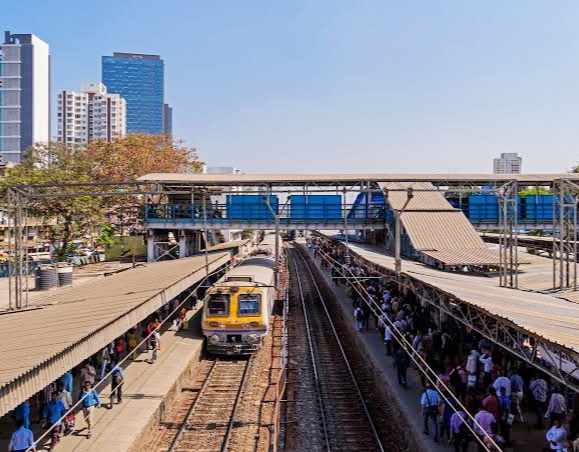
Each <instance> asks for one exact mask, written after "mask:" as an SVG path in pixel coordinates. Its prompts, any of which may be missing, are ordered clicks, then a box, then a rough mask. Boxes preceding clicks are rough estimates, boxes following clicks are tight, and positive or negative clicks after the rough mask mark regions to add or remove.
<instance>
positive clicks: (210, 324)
mask: <svg viewBox="0 0 579 452" xmlns="http://www.w3.org/2000/svg"><path fill="white" fill-rule="evenodd" d="M209 326H210V327H212V328H217V327H218V326H219V322H209Z"/></svg>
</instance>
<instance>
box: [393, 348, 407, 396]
mask: <svg viewBox="0 0 579 452" xmlns="http://www.w3.org/2000/svg"><path fill="white" fill-rule="evenodd" d="M394 366H395V367H396V374H397V376H398V383H399V384H400V385H401V386H403V387H404V388H406V387H407V386H408V380H407V378H406V373H407V371H408V367H409V366H410V356H409V355H408V352H407V351H406V350H404V349H403V348H402V347H397V348H396V351H395V352H394Z"/></svg>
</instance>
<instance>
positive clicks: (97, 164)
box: [86, 133, 201, 235]
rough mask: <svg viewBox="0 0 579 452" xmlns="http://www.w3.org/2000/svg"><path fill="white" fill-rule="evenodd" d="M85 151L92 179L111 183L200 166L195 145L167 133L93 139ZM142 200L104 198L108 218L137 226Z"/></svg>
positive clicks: (121, 224)
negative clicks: (89, 162)
mask: <svg viewBox="0 0 579 452" xmlns="http://www.w3.org/2000/svg"><path fill="white" fill-rule="evenodd" d="M86 154H87V156H88V158H89V160H90V161H91V162H92V165H93V178H94V179H95V180H106V181H113V182H124V181H129V180H135V179H138V178H139V177H141V176H144V175H145V174H148V173H176V172H184V171H198V170H199V169H200V167H201V164H200V162H199V161H198V159H197V152H196V149H195V148H188V147H186V146H184V144H183V142H182V141H180V140H177V139H175V138H173V137H169V136H167V135H147V134H143V133H134V134H129V135H127V136H125V137H122V138H119V139H117V140H115V141H112V142H108V141H105V140H96V141H92V142H90V143H89V144H88V145H87V148H86ZM143 202H144V200H143V197H142V196H122V197H119V196H115V197H107V198H105V204H106V206H107V207H108V211H107V219H108V221H110V222H111V223H114V224H116V225H118V230H119V232H120V234H121V235H123V234H124V230H125V228H126V227H127V226H128V227H129V229H130V228H138V225H139V216H140V213H141V207H142V204H143Z"/></svg>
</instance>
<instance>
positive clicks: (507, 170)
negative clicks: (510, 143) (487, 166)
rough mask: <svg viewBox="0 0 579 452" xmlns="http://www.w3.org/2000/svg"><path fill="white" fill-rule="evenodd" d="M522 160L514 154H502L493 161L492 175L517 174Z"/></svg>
mask: <svg viewBox="0 0 579 452" xmlns="http://www.w3.org/2000/svg"><path fill="white" fill-rule="evenodd" d="M522 163H523V159H522V158H521V157H519V155H518V154H517V153H516V152H503V153H502V154H501V156H500V157H499V158H497V159H494V160H493V173H495V174H519V173H520V172H521V165H522Z"/></svg>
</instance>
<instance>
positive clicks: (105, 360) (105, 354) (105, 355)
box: [81, 345, 111, 380]
mask: <svg viewBox="0 0 579 452" xmlns="http://www.w3.org/2000/svg"><path fill="white" fill-rule="evenodd" d="M100 355H101V356H100V358H101V360H100V361H101V372H100V375H99V379H100V380H102V379H103V378H105V374H106V372H107V366H108V365H109V363H110V362H111V355H110V354H109V347H108V345H107V346H106V347H105V348H103V349H102V350H101V353H100ZM81 380H82V376H81Z"/></svg>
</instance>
